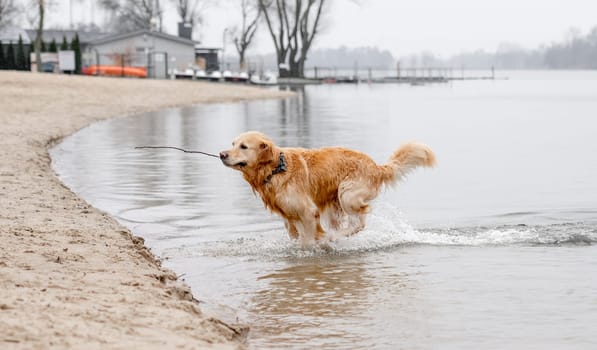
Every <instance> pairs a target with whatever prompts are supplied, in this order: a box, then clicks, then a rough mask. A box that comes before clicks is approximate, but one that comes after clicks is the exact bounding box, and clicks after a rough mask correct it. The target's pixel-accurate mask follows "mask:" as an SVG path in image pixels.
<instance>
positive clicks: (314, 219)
mask: <svg viewBox="0 0 597 350" xmlns="http://www.w3.org/2000/svg"><path fill="white" fill-rule="evenodd" d="M280 152H283V153H284V157H285V159H286V163H287V170H286V171H285V172H283V173H280V174H276V175H273V176H271V178H269V179H268V177H270V175H271V174H272V171H273V170H274V169H275V168H276V166H277V165H278V162H279V157H280ZM220 158H221V159H222V162H223V163H224V164H225V165H226V166H229V167H231V168H233V169H236V170H239V171H241V172H242V174H243V177H244V179H245V180H246V181H247V182H248V183H249V184H250V185H251V188H252V189H253V191H255V192H256V193H258V194H259V196H260V197H261V199H262V200H263V203H264V204H265V206H266V207H267V208H268V209H270V210H271V211H272V212H274V213H276V214H278V215H280V216H281V217H282V218H283V219H284V223H285V226H286V229H287V230H288V234H289V235H290V237H292V238H295V239H297V238H298V239H300V240H301V243H302V245H303V246H308V245H311V244H312V243H313V242H314V241H317V240H320V239H322V238H323V237H324V236H325V234H326V232H325V230H324V228H323V227H322V221H324V222H326V223H327V226H329V228H330V229H331V230H332V231H334V232H335V234H337V235H340V236H349V235H352V234H355V233H357V232H359V231H360V230H362V229H363V228H364V227H365V217H366V214H367V213H368V212H369V203H370V202H371V200H373V199H374V198H375V197H377V195H378V194H379V192H380V190H381V187H382V185H384V184H385V185H389V184H393V183H396V182H397V181H399V180H401V179H402V178H404V177H405V176H406V175H407V174H408V173H409V172H410V171H412V170H413V169H415V168H417V167H419V166H433V165H434V164H435V155H434V154H433V151H432V150H431V149H430V148H429V147H427V146H426V145H423V144H420V143H415V142H411V143H407V144H404V145H402V146H401V147H399V148H398V149H397V150H396V151H395V152H394V154H392V156H391V157H390V160H389V162H388V163H387V164H385V165H377V164H376V163H375V162H374V161H373V160H372V159H371V158H369V157H368V156H367V155H366V154H364V153H361V152H357V151H353V150H350V149H346V148H341V147H327V148H320V149H304V148H287V147H284V148H282V147H278V146H276V145H275V144H274V143H273V142H272V141H271V140H270V139H269V138H268V137H267V136H265V135H264V134H262V133H259V132H255V131H250V132H246V133H243V134H241V135H239V136H238V137H237V138H236V139H235V140H234V142H233V144H232V149H230V150H228V151H223V152H221V153H220Z"/></svg>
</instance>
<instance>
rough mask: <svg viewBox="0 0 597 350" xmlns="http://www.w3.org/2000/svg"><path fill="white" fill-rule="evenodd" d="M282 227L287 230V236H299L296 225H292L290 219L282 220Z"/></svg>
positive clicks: (293, 237)
mask: <svg viewBox="0 0 597 350" xmlns="http://www.w3.org/2000/svg"><path fill="white" fill-rule="evenodd" d="M284 227H286V230H287V231H288V236H290V238H292V239H298V238H299V233H298V231H297V229H296V226H295V225H294V223H293V222H292V221H290V220H284Z"/></svg>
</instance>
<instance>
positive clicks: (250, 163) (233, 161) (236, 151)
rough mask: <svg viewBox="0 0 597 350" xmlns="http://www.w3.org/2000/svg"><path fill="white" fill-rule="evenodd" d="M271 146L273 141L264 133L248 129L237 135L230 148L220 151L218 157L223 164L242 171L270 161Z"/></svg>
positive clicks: (272, 157)
mask: <svg viewBox="0 0 597 350" xmlns="http://www.w3.org/2000/svg"><path fill="white" fill-rule="evenodd" d="M273 147H274V144H273V142H272V141H271V140H270V139H269V138H268V137H267V136H265V135H264V134H262V133H260V132H257V131H248V132H245V133H242V134H240V135H238V137H237V138H236V139H235V140H234V141H233V142H232V149H230V150H228V151H222V152H220V159H221V160H222V163H224V165H226V166H228V167H231V168H232V169H236V170H240V171H243V172H244V171H246V170H249V169H256V168H258V167H260V166H263V165H264V164H267V163H270V162H272V161H273V160H274V150H273Z"/></svg>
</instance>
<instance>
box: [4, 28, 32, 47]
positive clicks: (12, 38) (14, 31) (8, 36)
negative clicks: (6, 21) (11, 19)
mask: <svg viewBox="0 0 597 350" xmlns="http://www.w3.org/2000/svg"><path fill="white" fill-rule="evenodd" d="M19 36H21V38H22V39H23V44H30V43H31V40H30V39H29V35H27V32H26V31H25V30H24V29H21V28H17V27H7V28H4V29H2V30H0V43H3V44H8V43H10V42H12V43H15V44H16V43H17V42H18V41H19Z"/></svg>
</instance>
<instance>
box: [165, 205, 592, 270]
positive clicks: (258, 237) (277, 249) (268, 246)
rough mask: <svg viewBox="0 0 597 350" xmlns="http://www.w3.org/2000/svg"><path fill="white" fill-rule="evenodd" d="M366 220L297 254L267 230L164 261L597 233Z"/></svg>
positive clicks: (588, 238) (378, 214)
mask: <svg viewBox="0 0 597 350" xmlns="http://www.w3.org/2000/svg"><path fill="white" fill-rule="evenodd" d="M374 212H375V214H372V215H370V217H369V219H368V224H367V228H366V229H364V230H363V231H361V232H360V233H359V234H357V235H355V236H352V237H345V238H340V239H336V240H333V241H327V242H323V243H320V244H318V245H316V246H315V247H313V248H310V249H302V248H301V246H300V244H299V243H298V242H297V241H293V240H290V239H288V238H287V235H286V233H285V232H283V231H282V230H280V229H274V230H267V231H262V232H259V233H254V234H247V236H246V237H243V238H236V239H231V240H219V241H209V242H202V243H199V244H195V245H190V246H184V247H177V248H172V249H168V250H166V251H165V252H164V254H165V255H166V256H177V255H181V254H182V255H184V256H213V257H218V256H237V257H260V258H271V259H279V258H305V257H318V256H338V255H339V256H341V255H354V254H363V253H368V252H375V251H387V250H392V249H397V248H400V247H404V246H413V245H432V246H488V245H495V246H506V245H592V244H596V243H597V227H596V226H595V225H591V224H585V223H582V222H581V223H565V224H551V225H534V226H527V225H523V224H520V225H502V226H497V227H482V226H471V227H456V228H431V229H416V228H414V227H413V226H411V225H410V224H409V223H408V222H407V221H406V220H405V219H404V217H403V215H402V214H401V212H400V211H399V210H397V209H396V208H393V207H391V206H388V205H383V206H381V207H378V208H376V210H375V211H374Z"/></svg>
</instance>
